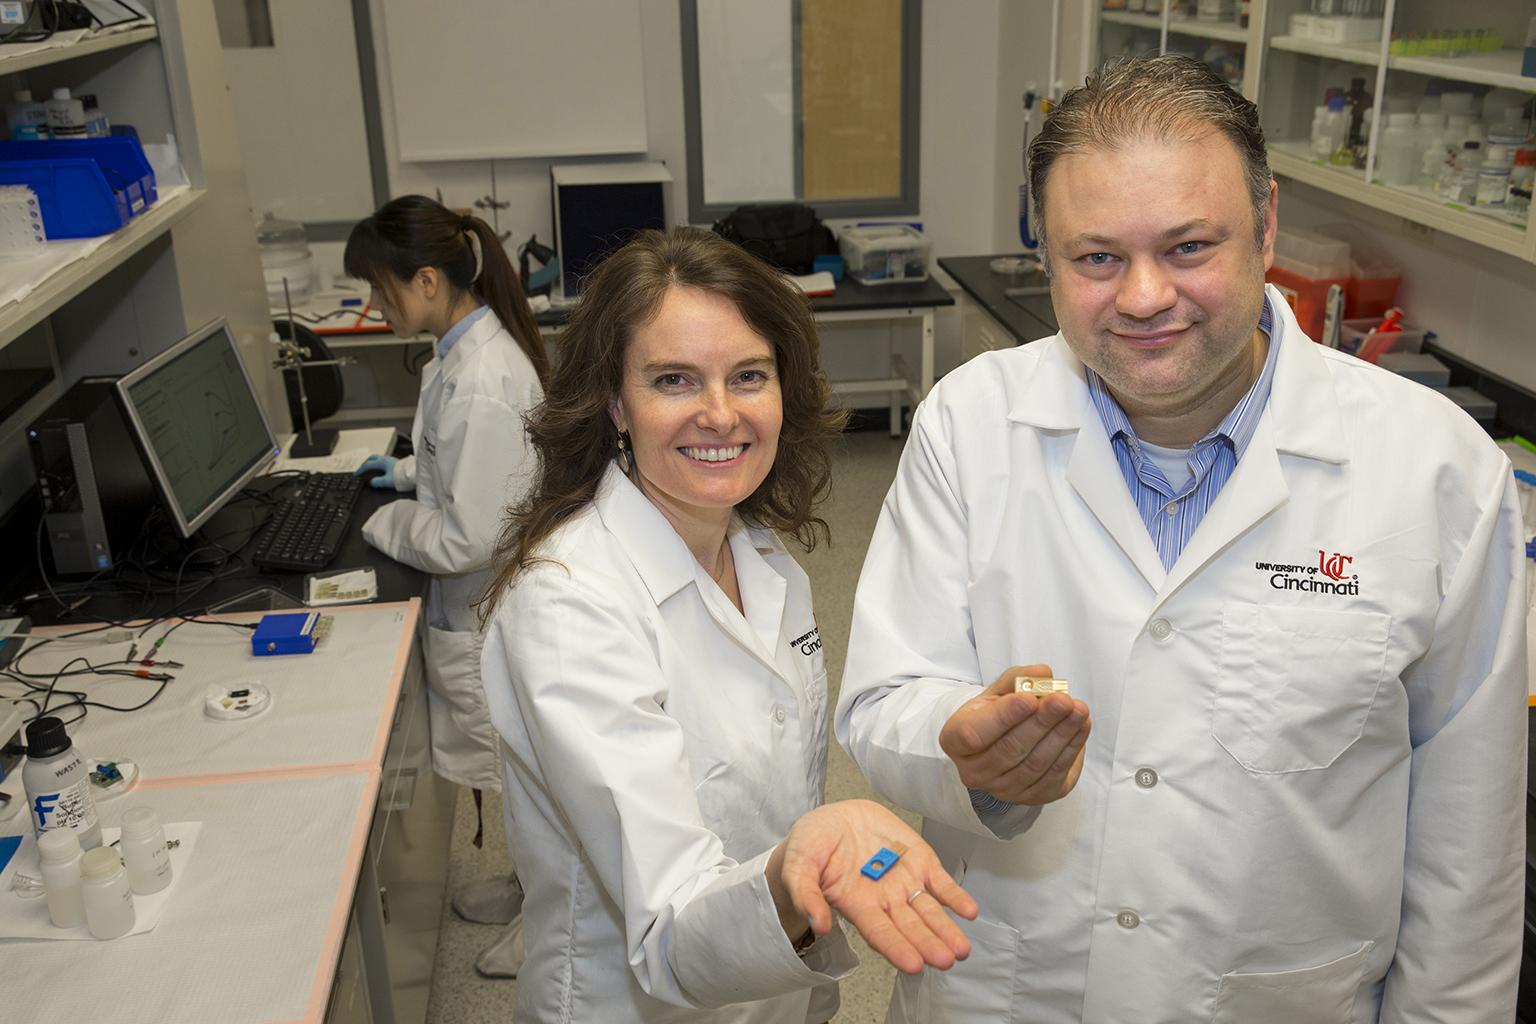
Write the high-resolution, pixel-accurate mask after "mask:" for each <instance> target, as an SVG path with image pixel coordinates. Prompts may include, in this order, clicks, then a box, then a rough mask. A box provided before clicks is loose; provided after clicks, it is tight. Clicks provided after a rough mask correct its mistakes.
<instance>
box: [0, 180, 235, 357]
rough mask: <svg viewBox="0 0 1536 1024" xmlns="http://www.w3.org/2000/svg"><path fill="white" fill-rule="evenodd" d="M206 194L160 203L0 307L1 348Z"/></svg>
mask: <svg viewBox="0 0 1536 1024" xmlns="http://www.w3.org/2000/svg"><path fill="white" fill-rule="evenodd" d="M206 195H207V192H206V190H204V189H192V190H190V191H187V192H182V193H181V194H179V195H176V196H172V197H171V198H169V199H164V200H161V201H160V202H157V203H156V204H155V205H154V206H151V207H150V208H149V209H148V210H146V211H145V212H144V213H143V214H141V215H139V216H138V217H135V218H134V219H133V220H132V221H130V222H129V223H128V225H127V226H126V227H124V228H122V229H121V230H119V231H117V232H115V233H114V234H113V235H112V236H111V237H110V238H109V239H108V240H107V242H106V243H105V244H104V245H102V247H101V248H99V249H97V250H96V251H95V252H93V253H91V254H90V255H88V256H86V257H85V258H84V259H80V260H76V261H75V262H74V263H70V264H68V265H67V266H64V267H62V268H60V269H59V270H58V271H56V272H55V273H53V274H51V275H49V276H48V277H47V278H45V279H44V280H43V281H41V282H39V283H38V285H37V286H36V287H35V288H34V289H33V290H32V292H31V293H30V294H29V295H27V297H26V298H24V299H22V300H20V301H19V302H12V303H9V304H7V305H5V306H0V348H3V347H4V346H5V345H7V344H9V343H10V342H11V341H12V340H14V339H15V338H17V337H19V336H20V335H21V334H22V333H24V332H25V331H26V330H27V329H28V328H30V327H32V326H34V325H35V324H37V323H38V322H40V321H41V320H43V319H44V318H46V317H48V316H49V315H51V314H52V313H53V312H55V311H56V310H58V309H59V308H60V307H61V306H63V305H64V304H65V303H66V302H69V301H70V300H71V299H73V298H74V297H75V296H76V295H78V294H80V292H82V291H84V290H85V289H86V288H89V287H90V286H91V285H93V284H95V283H96V282H97V281H99V280H101V279H102V278H103V277H105V276H106V275H107V274H108V273H109V272H111V271H112V270H114V269H116V268H117V267H118V266H121V265H122V263H123V262H124V261H125V260H127V259H128V258H129V257H130V256H132V255H133V254H134V253H136V252H138V251H139V250H141V249H143V248H144V247H145V246H147V245H149V244H150V243H151V242H153V241H154V240H155V239H157V238H159V237H160V236H161V235H163V234H165V233H166V232H167V231H169V230H171V228H172V227H173V226H174V225H175V224H176V223H177V222H178V221H180V220H181V219H182V218H183V217H185V216H186V215H187V214H189V213H191V212H192V211H193V210H194V209H195V208H196V207H197V205H198V204H199V203H201V202H202V201H203V199H204V197H205V196H206Z"/></svg>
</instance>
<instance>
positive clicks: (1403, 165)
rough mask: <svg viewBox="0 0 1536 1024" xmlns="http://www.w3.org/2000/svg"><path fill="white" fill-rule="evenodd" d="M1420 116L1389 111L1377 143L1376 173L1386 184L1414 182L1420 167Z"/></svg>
mask: <svg viewBox="0 0 1536 1024" xmlns="http://www.w3.org/2000/svg"><path fill="white" fill-rule="evenodd" d="M1417 121H1418V117H1417V115H1415V114H1413V113H1411V112H1408V113H1400V114H1388V115H1387V126H1386V128H1384V129H1382V133H1381V139H1380V140H1379V141H1378V142H1377V144H1376V162H1377V173H1378V174H1379V175H1380V176H1381V183H1382V184H1383V185H1395V186H1399V187H1400V186H1403V185H1412V184H1413V182H1414V178H1415V176H1416V175H1417V172H1418V168H1419V133H1418V129H1417V127H1416V124H1417Z"/></svg>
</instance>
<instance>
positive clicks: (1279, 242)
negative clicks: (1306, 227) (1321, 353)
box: [1264, 230, 1349, 341]
mask: <svg viewBox="0 0 1536 1024" xmlns="http://www.w3.org/2000/svg"><path fill="white" fill-rule="evenodd" d="M1264 280H1266V281H1268V282H1269V283H1270V284H1272V285H1274V286H1275V287H1276V288H1279V289H1280V291H1281V293H1282V294H1283V295H1284V296H1285V297H1286V299H1287V300H1289V301H1290V303H1291V309H1292V310H1294V311H1295V313H1296V322H1297V323H1299V324H1300V325H1301V329H1302V330H1303V331H1305V332H1306V335H1307V337H1309V338H1311V339H1312V340H1313V341H1317V340H1318V339H1319V338H1321V337H1322V336H1323V321H1324V319H1325V314H1326V313H1327V311H1328V289H1329V287H1330V286H1332V285H1338V286H1339V287H1340V288H1343V287H1345V286H1347V285H1348V284H1349V243H1348V242H1344V241H1340V240H1339V239H1336V238H1329V237H1327V236H1325V235H1319V234H1314V233H1313V232H1311V231H1295V230H1282V231H1279V232H1276V234H1275V264H1274V266H1272V267H1270V268H1269V273H1268V274H1265V275H1264Z"/></svg>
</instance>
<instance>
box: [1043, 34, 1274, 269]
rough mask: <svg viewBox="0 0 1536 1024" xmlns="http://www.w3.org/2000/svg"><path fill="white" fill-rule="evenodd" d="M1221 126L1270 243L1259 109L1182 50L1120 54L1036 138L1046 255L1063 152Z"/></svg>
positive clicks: (1182, 136)
mask: <svg viewBox="0 0 1536 1024" xmlns="http://www.w3.org/2000/svg"><path fill="white" fill-rule="evenodd" d="M1212 131H1215V132H1220V133H1221V134H1222V135H1224V136H1226V137H1227V138H1228V139H1229V140H1231V142H1232V145H1233V146H1235V147H1237V152H1238V156H1240V157H1241V158H1242V161H1243V171H1244V175H1245V177H1246V178H1247V181H1248V193H1249V198H1250V199H1251V200H1252V201H1253V229H1254V233H1255V235H1256V236H1257V239H1258V244H1259V245H1260V246H1263V244H1264V216H1265V213H1266V212H1267V209H1268V206H1269V185H1270V179H1271V177H1273V175H1271V173H1270V170H1269V157H1268V155H1267V153H1266V152H1265V149H1264V129H1262V128H1260V127H1259V108H1258V107H1256V106H1254V104H1253V103H1252V102H1251V101H1250V100H1248V99H1246V98H1245V97H1244V96H1243V95H1242V93H1240V92H1238V91H1237V90H1236V89H1234V88H1232V87H1231V86H1230V85H1228V84H1227V83H1226V82H1224V81H1223V80H1222V79H1221V77H1220V76H1219V75H1217V74H1216V72H1215V71H1212V70H1211V69H1210V67H1208V66H1207V65H1206V64H1204V63H1202V62H1201V61H1198V60H1195V59H1194V58H1192V57H1182V56H1179V55H1177V54H1164V55H1162V56H1157V57H1129V58H1121V59H1117V60H1114V61H1111V62H1109V63H1107V64H1105V65H1104V66H1103V67H1101V68H1099V70H1097V71H1095V72H1093V73H1092V74H1090V75H1089V76H1088V77H1087V79H1086V80H1085V81H1084V82H1083V84H1082V85H1080V86H1078V87H1077V88H1076V89H1073V90H1071V91H1069V92H1068V93H1067V94H1066V95H1065V96H1063V97H1062V98H1061V102H1060V103H1059V104H1057V105H1056V107H1055V109H1054V110H1052V111H1051V113H1050V114H1049V115H1048V116H1047V117H1046V119H1045V125H1044V127H1043V128H1042V129H1041V131H1040V134H1039V135H1036V136H1035V138H1034V141H1032V142H1031V143H1030V144H1029V194H1030V196H1031V198H1032V199H1033V206H1034V209H1033V210H1032V213H1033V214H1034V218H1035V235H1036V237H1037V238H1039V240H1040V258H1041V260H1042V261H1044V260H1045V259H1046V251H1045V250H1046V223H1045V180H1046V177H1047V175H1048V174H1049V173H1050V170H1051V165H1052V164H1054V163H1055V162H1056V158H1057V157H1059V156H1062V155H1063V154H1066V153H1077V152H1081V151H1082V150H1086V149H1111V150H1112V149H1117V148H1119V147H1120V146H1123V145H1125V144H1126V143H1128V142H1133V141H1139V140H1153V141H1186V142H1189V141H1194V140H1195V139H1198V138H1200V137H1202V136H1204V135H1206V134H1207V133H1209V132H1212Z"/></svg>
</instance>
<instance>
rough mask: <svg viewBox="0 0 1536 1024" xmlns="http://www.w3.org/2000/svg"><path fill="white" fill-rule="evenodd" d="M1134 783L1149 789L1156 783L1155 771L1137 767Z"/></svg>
mask: <svg viewBox="0 0 1536 1024" xmlns="http://www.w3.org/2000/svg"><path fill="white" fill-rule="evenodd" d="M1136 785H1138V786H1140V787H1141V788H1142V789H1151V788H1152V787H1153V786H1155V785H1157V772H1155V771H1153V770H1152V769H1151V768H1137V769H1136Z"/></svg>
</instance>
